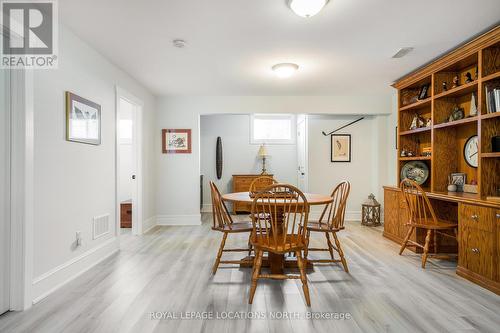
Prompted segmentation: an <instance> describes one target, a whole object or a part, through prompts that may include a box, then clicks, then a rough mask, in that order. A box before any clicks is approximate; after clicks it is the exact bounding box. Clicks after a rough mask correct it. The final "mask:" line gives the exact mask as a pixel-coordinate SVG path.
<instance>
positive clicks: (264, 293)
mask: <svg viewBox="0 0 500 333" xmlns="http://www.w3.org/2000/svg"><path fill="white" fill-rule="evenodd" d="M203 221H204V224H203V225H202V226H197V227H194V226H193V227H162V228H157V229H156V230H153V231H151V232H149V233H148V234H146V235H144V236H140V237H134V236H131V235H124V236H122V237H121V251H120V252H119V253H118V254H116V255H114V256H112V257H110V258H109V259H107V260H105V261H104V262H102V263H100V264H99V265H97V266H96V267H94V268H92V269H91V270H89V271H87V272H86V273H84V274H83V275H81V276H80V277H78V278H77V279H75V280H73V281H72V282H70V283H68V284H67V285H65V286H64V287H63V288H61V289H60V290H58V291H56V292H55V293H54V294H52V295H50V296H49V297H48V298H46V299H45V300H43V301H42V302H41V303H39V304H37V305H35V306H34V307H33V308H32V309H30V310H28V311H25V312H22V313H7V314H5V315H3V316H1V317H0V332H50V333H55V332H106V333H107V332H141V333H142V332H186V333H194V332H217V333H219V332H231V333H232V332H259V333H263V332H287V333H288V332H297V333H299V332H300V333H302V332H495V333H497V332H499V331H500V297H499V296H497V295H495V294H493V293H492V292H490V291H488V290H485V289H483V288H481V287H479V286H477V285H474V284H472V283H470V282H468V281H467V280H464V279H462V278H460V277H458V276H457V275H456V274H455V266H456V264H455V263H452V262H446V261H436V260H432V259H431V260H429V263H428V265H427V269H425V270H422V269H421V268H420V256H419V255H415V254H412V253H411V252H405V254H404V256H398V255H397V253H398V248H399V246H398V245H397V244H394V243H393V242H390V241H388V240H386V239H384V238H383V237H382V233H381V229H380V228H375V229H371V228H367V227H361V226H360V225H359V223H353V222H351V223H347V230H346V232H343V233H341V234H340V238H341V242H342V244H343V247H344V252H345V253H346V256H347V260H348V264H349V268H350V272H351V273H350V274H346V273H345V272H344V271H343V270H342V268H341V267H340V266H339V265H336V266H330V265H325V266H315V269H314V271H313V272H311V273H310V274H308V279H309V289H310V293H311V301H312V307H311V308H310V309H308V308H307V307H306V306H305V303H304V300H303V294H302V290H301V284H300V280H288V281H262V282H259V285H258V287H257V292H256V295H255V299H254V304H253V305H249V304H248V290H249V287H250V270H249V269H239V268H237V269H230V268H221V269H219V271H218V272H217V274H216V275H215V276H214V277H212V276H211V267H212V264H213V259H214V256H215V254H216V251H217V248H218V245H219V242H220V239H221V236H222V235H221V234H220V233H218V232H213V231H211V230H210V224H211V215H203ZM234 236H235V235H230V236H229V237H230V240H229V242H230V244H234V245H236V246H238V245H240V246H241V245H242V244H246V239H245V238H244V237H243V236H237V235H236V236H235V237H234ZM322 237H323V236H322V235H317V234H314V235H313V239H312V244H313V246H315V247H316V246H319V245H322V244H324V243H323V238H322ZM320 242H321V243H320ZM324 254H327V253H324ZM233 255H235V256H236V257H238V256H241V254H233ZM312 255H313V256H314V257H317V256H319V255H320V254H319V253H312ZM321 255H323V254H321ZM231 256H232V255H230V256H229V257H231ZM196 311H199V312H204V313H208V312H211V313H213V316H214V317H215V318H214V319H211V320H187V319H183V320H181V319H167V318H165V319H161V320H158V319H150V313H151V312H169V313H170V314H171V315H172V314H175V315H176V316H180V313H181V312H196ZM310 311H313V312H319V313H333V312H337V313H348V314H349V315H350V316H351V319H347V320H334V319H320V320H318V319H316V320H308V319H304V316H306V315H307V313H308V312H310ZM249 312H253V313H255V315H258V316H265V317H267V319H253V320H250V319H232V320H222V319H217V318H216V316H217V315H219V316H224V315H231V316H233V317H234V316H235V315H236V313H238V314H240V313H241V314H240V316H245V315H248V313H249ZM285 313H286V314H288V316H289V317H290V318H287V319H270V318H269V317H270V316H271V315H273V314H274V315H276V316H279V315H284V314H285Z"/></svg>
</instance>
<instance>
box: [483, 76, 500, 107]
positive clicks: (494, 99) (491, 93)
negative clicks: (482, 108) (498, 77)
mask: <svg viewBox="0 0 500 333" xmlns="http://www.w3.org/2000/svg"><path fill="white" fill-rule="evenodd" d="M485 93H486V113H493V112H500V82H496V83H493V84H487V85H486V86H485Z"/></svg>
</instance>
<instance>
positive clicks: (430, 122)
mask: <svg viewBox="0 0 500 333" xmlns="http://www.w3.org/2000/svg"><path fill="white" fill-rule="evenodd" d="M431 125H432V119H431V118H429V119H427V123H426V124H425V127H431Z"/></svg>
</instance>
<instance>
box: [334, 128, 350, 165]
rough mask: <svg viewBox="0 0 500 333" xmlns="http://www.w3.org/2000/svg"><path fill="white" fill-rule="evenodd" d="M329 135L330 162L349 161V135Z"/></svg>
mask: <svg viewBox="0 0 500 333" xmlns="http://www.w3.org/2000/svg"><path fill="white" fill-rule="evenodd" d="M331 137H332V142H331V155H330V156H331V159H332V162H351V135H350V134H332V135H331Z"/></svg>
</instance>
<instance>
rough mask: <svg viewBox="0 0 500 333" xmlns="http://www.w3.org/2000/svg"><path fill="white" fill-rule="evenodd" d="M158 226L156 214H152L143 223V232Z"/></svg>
mask: <svg viewBox="0 0 500 333" xmlns="http://www.w3.org/2000/svg"><path fill="white" fill-rule="evenodd" d="M155 227H157V224H156V216H151V217H150V218H148V219H147V220H144V222H143V223H142V233H143V234H145V233H147V232H149V231H151V230H153V229H154V228H155Z"/></svg>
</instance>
